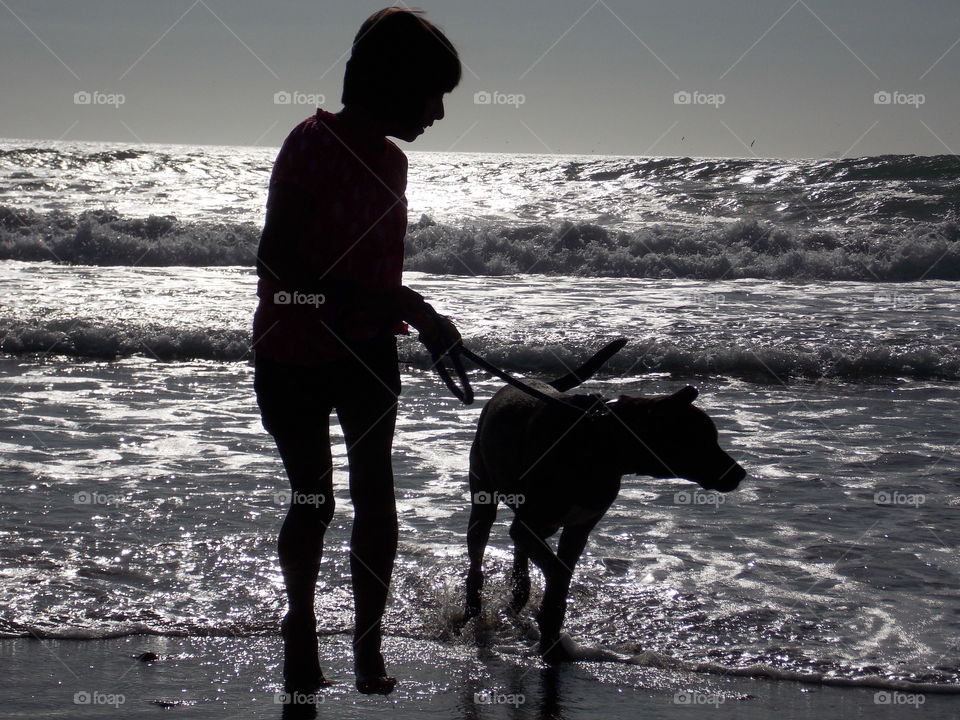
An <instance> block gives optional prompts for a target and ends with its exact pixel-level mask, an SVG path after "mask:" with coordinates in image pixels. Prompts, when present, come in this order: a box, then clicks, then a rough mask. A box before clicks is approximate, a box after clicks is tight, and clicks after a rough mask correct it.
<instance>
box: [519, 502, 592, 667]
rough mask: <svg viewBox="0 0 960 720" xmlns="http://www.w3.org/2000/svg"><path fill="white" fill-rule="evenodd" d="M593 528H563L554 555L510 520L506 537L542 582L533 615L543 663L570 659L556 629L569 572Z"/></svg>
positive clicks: (563, 611)
mask: <svg viewBox="0 0 960 720" xmlns="http://www.w3.org/2000/svg"><path fill="white" fill-rule="evenodd" d="M598 520H599V518H598ZM595 525H596V521H594V522H591V523H587V524H583V525H573V526H570V527H566V528H564V529H563V532H562V533H561V535H560V541H559V542H558V544H557V552H556V554H554V552H553V551H552V550H551V549H550V546H549V545H548V544H547V542H546V536H545V535H540V534H538V533H536V532H534V531H533V530H532V529H531V528H529V527H528V526H527V525H525V524H524V523H522V522H521V521H519V519H517V520H514V523H513V525H512V526H511V528H510V535H511V536H512V537H513V538H514V541H515V542H517V544H518V547H521V548H523V549H526V550H527V551H528V552H529V555H530V558H531V559H532V560H533V561H534V562H535V563H536V564H537V566H538V567H539V568H540V569H541V570H542V571H543V576H544V579H545V580H546V587H545V589H544V592H543V602H542V603H541V604H540V611H539V612H538V613H537V625H538V626H539V627H540V652H541V654H542V655H543V658H544V660H546V661H547V662H550V663H556V662H563V661H565V660H569V659H570V657H569V655H568V654H567V650H566V649H565V648H564V646H563V645H562V644H561V642H560V629H561V628H562V627H563V620H564V617H565V615H566V611H567V593H568V592H569V591H570V581H571V579H572V578H573V570H574V568H575V567H576V565H577V561H578V560H579V559H580V555H581V554H582V553H583V549H584V548H585V547H586V545H587V538H588V537H589V536H590V531H591V530H593V528H594V526H595Z"/></svg>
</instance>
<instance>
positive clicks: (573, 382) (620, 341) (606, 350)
mask: <svg viewBox="0 0 960 720" xmlns="http://www.w3.org/2000/svg"><path fill="white" fill-rule="evenodd" d="M626 344H627V340H626V338H617V339H616V340H614V341H613V342H612V343H608V344H606V345H604V346H603V347H602V348H600V351H599V352H598V353H597V354H596V355H594V356H593V357H592V358H590V359H589V360H587V361H586V362H585V363H584V364H583V365H581V366H580V367H578V368H577V369H576V370H574V371H573V372H570V373H567V374H566V375H564V376H563V377H561V378H557V379H556V380H554V381H553V382H551V383H550V387H552V388H553V389H554V390H559V391H560V392H566V391H567V390H569V389H570V388H575V387H576V386H577V385H579V384H580V383H582V382H584V381H585V380H587V379H589V378H590V376H591V375H593V374H594V373H595V372H596V371H597V370H599V369H600V368H601V366H602V365H603V364H604V363H605V362H606V361H607V360H609V359H610V358H612V357H613V356H614V355H616V354H617V353H618V352H620V350H622V349H623V346H624V345H626Z"/></svg>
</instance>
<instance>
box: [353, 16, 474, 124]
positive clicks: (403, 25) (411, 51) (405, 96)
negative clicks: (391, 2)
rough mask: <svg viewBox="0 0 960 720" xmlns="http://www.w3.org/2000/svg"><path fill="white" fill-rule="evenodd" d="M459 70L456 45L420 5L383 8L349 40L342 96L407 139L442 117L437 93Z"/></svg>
mask: <svg viewBox="0 0 960 720" xmlns="http://www.w3.org/2000/svg"><path fill="white" fill-rule="evenodd" d="M460 75H461V68H460V58H459V56H458V55H457V50H456V48H454V47H453V44H452V43H451V42H450V41H449V40H448V39H447V37H446V36H445V35H444V34H443V33H442V32H441V31H440V30H439V29H438V28H437V27H436V26H435V25H433V24H432V23H430V22H429V21H428V20H427V19H426V18H425V17H424V16H423V11H421V10H415V9H409V8H400V7H389V8H384V9H383V10H379V11H377V12H375V13H374V14H373V15H371V16H370V17H369V18H367V20H366V21H365V22H364V23H363V25H361V26H360V31H359V32H358V33H357V36H356V37H355V38H354V40H353V52H352V53H351V55H350V59H349V60H348V61H347V70H346V74H345V75H344V78H343V96H342V102H343V104H344V105H345V106H356V107H361V108H363V109H364V110H366V111H367V112H369V113H371V114H372V115H374V116H375V117H376V118H377V119H378V120H379V121H380V122H381V123H382V124H383V125H384V127H386V128H388V130H387V133H386V134H388V135H393V136H395V137H398V138H400V139H401V140H407V141H411V140H413V139H414V138H416V137H417V136H418V135H420V134H421V133H422V132H423V131H424V129H425V128H426V127H428V126H429V125H432V124H433V122H434V120H439V119H441V118H443V94H444V93H448V92H450V91H451V90H453V89H454V88H455V87H456V86H457V85H458V84H459V83H460Z"/></svg>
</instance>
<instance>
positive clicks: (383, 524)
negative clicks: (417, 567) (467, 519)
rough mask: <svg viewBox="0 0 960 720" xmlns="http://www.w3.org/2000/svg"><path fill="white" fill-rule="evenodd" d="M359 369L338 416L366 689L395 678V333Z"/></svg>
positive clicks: (358, 661) (361, 683) (384, 687)
mask: <svg viewBox="0 0 960 720" xmlns="http://www.w3.org/2000/svg"><path fill="white" fill-rule="evenodd" d="M391 344H392V349H391ZM352 366H353V371H352V372H350V373H349V374H350V375H351V376H352V377H351V378H350V382H347V383H345V384H344V386H343V389H344V392H345V394H346V396H345V397H343V398H342V399H340V402H338V404H337V416H338V417H339V419H340V426H341V428H342V430H343V435H344V441H345V443H346V446H347V458H348V462H349V469H350V497H351V500H352V501H353V507H354V521H353V531H352V534H351V537H350V547H351V554H350V571H351V577H352V581H353V597H354V604H355V613H356V624H355V628H354V659H355V666H356V672H357V681H358V682H357V687H358V688H360V689H361V690H362V691H364V692H389V691H390V689H392V687H393V683H394V681H393V679H392V678H387V676H386V668H385V667H384V661H383V656H382V655H381V653H380V641H381V621H382V618H383V612H384V609H385V607H386V603H387V594H388V592H389V587H390V576H391V574H392V572H393V563H394V559H395V557H396V553H397V508H396V501H395V498H394V488H393V466H392V458H391V453H392V448H393V433H394V428H395V425H396V418H397V395H398V394H399V391H400V387H399V384H400V379H399V367H398V365H397V360H396V344H395V341H394V340H393V339H392V338H391V343H390V344H388V345H387V347H386V349H385V350H384V351H383V352H380V353H378V354H376V355H372V356H371V355H363V356H361V357H360V358H355V362H354V363H352Z"/></svg>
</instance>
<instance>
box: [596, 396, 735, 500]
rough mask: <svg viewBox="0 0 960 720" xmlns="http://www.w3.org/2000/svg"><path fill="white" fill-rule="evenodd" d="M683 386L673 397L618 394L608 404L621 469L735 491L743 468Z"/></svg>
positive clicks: (710, 488)
mask: <svg viewBox="0 0 960 720" xmlns="http://www.w3.org/2000/svg"><path fill="white" fill-rule="evenodd" d="M697 395H698V392H697V389H696V388H694V387H691V386H689V385H688V386H687V387H685V388H683V389H682V390H678V391H677V392H675V393H674V394H673V395H665V396H663V397H656V398H638V397H630V396H629V395H621V396H620V397H619V398H617V400H615V401H611V402H609V403H608V405H607V406H608V408H609V409H610V410H611V412H612V414H613V415H614V416H615V418H614V419H613V422H612V424H611V425H609V426H608V428H609V429H610V431H611V432H614V433H616V434H617V435H618V436H619V437H618V442H617V445H618V447H619V448H620V449H621V452H622V455H621V460H622V462H623V465H624V468H625V471H626V472H632V473H636V474H642V475H653V476H654V477H661V478H684V479H686V480H692V481H693V482H696V483H698V484H700V485H702V486H703V487H704V488H706V489H708V490H718V491H720V492H729V491H730V490H735V489H736V487H737V485H739V484H740V481H741V480H743V478H744V477H746V474H747V473H746V471H745V470H744V469H743V468H742V467H740V465H738V464H737V462H736V461H735V460H734V459H733V458H732V457H730V456H729V455H728V454H727V453H726V452H724V451H723V449H722V448H721V447H720V445H719V444H718V443H717V427H716V425H714V424H713V421H712V420H711V419H710V416H709V415H707V414H706V413H705V412H704V411H703V410H701V409H700V408H697V407H694V405H693V401H694V400H696V398H697Z"/></svg>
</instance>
